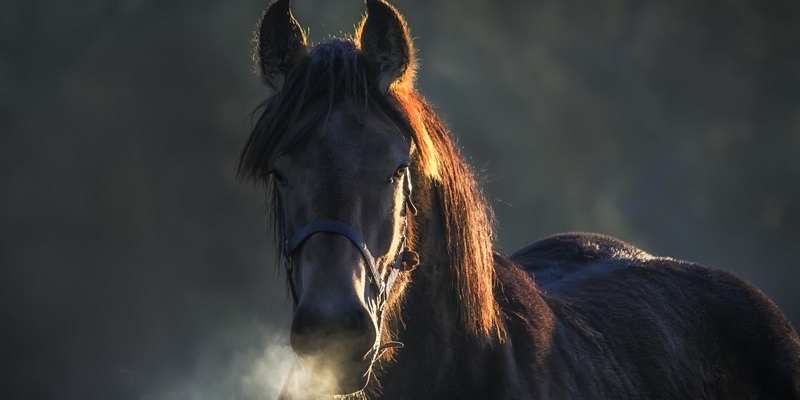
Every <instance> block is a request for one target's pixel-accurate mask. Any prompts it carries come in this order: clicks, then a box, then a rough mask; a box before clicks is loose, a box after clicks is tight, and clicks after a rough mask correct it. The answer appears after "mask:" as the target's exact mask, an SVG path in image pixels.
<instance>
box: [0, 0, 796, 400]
mask: <svg viewBox="0 0 800 400" xmlns="http://www.w3.org/2000/svg"><path fill="white" fill-rule="evenodd" d="M396 5H397V7H398V8H399V9H400V10H401V11H402V12H403V13H404V14H405V15H406V16H407V18H408V20H409V23H410V25H411V28H412V33H413V35H414V36H415V37H416V40H415V44H416V46H417V47H418V49H419V58H420V59H421V64H422V65H421V68H420V70H419V75H418V86H419V87H420V89H421V91H422V92H423V93H425V94H426V95H427V96H428V98H429V99H430V100H431V101H432V102H433V103H434V104H435V105H436V106H437V107H438V110H439V111H440V113H441V115H442V116H443V117H444V118H445V119H446V120H447V121H448V122H449V124H450V126H451V127H452V130H453V132H454V133H455V135H456V136H457V137H458V138H459V141H460V145H461V146H462V147H463V148H464V152H465V154H467V155H468V156H469V157H470V159H471V160H472V162H473V165H475V167H476V168H477V169H479V170H481V171H483V173H484V175H485V177H486V185H485V188H486V192H487V194H488V195H489V196H490V197H491V198H492V203H493V204H494V205H495V209H496V212H497V217H498V221H499V226H498V246H499V247H500V248H501V249H503V250H504V251H506V252H511V251H513V250H515V249H516V248H518V247H520V246H523V245H525V244H527V243H529V242H531V241H532V240H534V239H537V238H540V237H543V236H546V235H549V234H551V233H555V232H560V231H571V230H587V231H598V232H603V233H607V234H611V235H615V236H618V237H620V238H622V239H624V240H627V241H630V242H632V243H634V244H637V245H639V246H641V247H643V248H644V249H646V250H648V251H650V252H652V253H655V254H659V255H671V256H673V257H676V258H683V259H690V260H694V261H698V262H702V263H704V264H708V265H713V266H719V267H722V268H725V269H728V270H731V271H733V272H735V273H737V274H739V275H741V276H743V277H745V278H746V279H748V280H749V281H751V282H753V283H754V284H756V285H757V286H759V287H760V288H761V289H762V290H763V291H764V292H765V293H767V294H768V295H769V296H770V297H772V298H773V299H775V301H776V302H777V303H778V304H779V305H780V306H781V307H782V308H783V309H784V311H785V312H786V313H787V315H788V316H789V317H790V318H791V319H792V320H793V321H794V323H795V325H797V324H798V323H800V296H798V295H797V286H798V284H800V268H798V267H799V266H798V262H797V261H796V260H797V257H798V255H797V253H798V243H797V241H798V239H800V211H798V206H800V50H798V38H800V23H798V21H800V3H798V2H797V1H790V0H787V1H769V0H749V1H733V0H728V1H724V0H719V1H696V0H680V1H648V0H639V1H631V0H608V1H604V2H590V1H577V0H575V1H562V0H541V1H504V2H498V1H489V0H443V1H433V0H405V1H401V0H398V1H397V2H396ZM263 7H264V3H261V2H258V1H249V0H248V1H241V2H234V1H228V0H226V1H222V0H205V1H188V0H175V1H157V0H81V1H70V2H67V1H55V0H34V1H22V0H10V1H9V0H6V1H3V2H2V4H0V178H1V179H2V180H0V185H2V186H0V267H1V268H2V270H1V271H2V272H0V273H1V274H2V275H0V289H1V290H0V313H1V314H0V315H1V316H2V328H0V338H2V340H0V368H2V370H0V376H1V377H2V378H0V379H2V384H0V397H3V398H9V399H11V398H13V399H153V400H166V399H180V400H183V399H187V400H188V399H222V398H235V399H260V398H265V399H270V398H273V397H274V392H270V391H269V390H265V391H264V392H263V393H261V394H259V393H257V392H258V390H254V389H253V388H254V386H253V385H252V384H251V385H249V386H248V383H247V382H246V379H244V378H243V377H245V378H246V377H247V376H252V375H253V374H258V373H265V374H273V375H275V376H277V378H275V379H277V380H280V374H281V370H280V368H279V367H278V366H277V365H272V364H271V363H272V362H273V361H274V360H275V359H285V358H286V357H287V355H286V354H285V353H279V354H277V355H275V354H273V355H270V356H268V357H267V356H264V354H265V353H264V352H263V349H264V348H265V347H267V346H270V348H271V347H272V346H278V347H280V345H281V344H285V336H283V335H284V332H285V331H286V324H287V322H288V312H289V310H288V305H289V301H288V299H287V296H286V293H285V290H284V285H283V281H282V276H280V275H279V274H277V273H275V272H273V256H272V249H271V245H270V241H269V240H270V238H269V236H268V234H267V232H268V231H267V228H266V226H265V223H264V218H263V203H264V199H263V194H262V192H261V190H260V188H258V187H255V188H254V187H251V186H249V185H246V184H241V183H237V182H236V181H235V179H234V173H233V172H234V167H235V162H236V157H237V155H238V153H239V150H240V149H241V146H242V145H243V143H244V141H245V139H246V135H247V134H248V132H249V127H250V119H249V115H250V112H251V111H252V110H253V109H254V108H255V106H256V105H257V104H258V102H259V101H260V100H262V99H263V98H264V96H265V95H266V94H267V92H266V90H265V89H264V88H263V87H262V86H261V85H260V83H259V80H258V78H257V77H256V76H254V75H253V74H252V73H251V71H252V65H251V63H250V55H249V52H250V38H251V31H252V28H253V26H254V25H255V23H256V20H257V18H258V16H259V13H260V11H261V9H262V8H263ZM294 8H295V13H296V15H297V17H298V19H300V21H301V22H302V23H303V24H305V25H306V26H309V27H310V29H311V31H310V37H311V39H312V40H314V41H321V40H325V39H326V38H327V37H328V36H329V35H331V34H337V33H338V32H351V31H352V27H353V25H354V24H355V23H356V22H357V21H358V19H359V15H360V14H361V13H363V10H364V7H363V4H362V2H361V1H360V0H346V1H330V0H328V1H312V0H296V1H295V6H294ZM284 347H285V346H284ZM284 350H285V349H284ZM259 362H260V363H261V364H258V363H259ZM254 365H260V367H254ZM254 370H256V372H255V373H254V372H253V371H254ZM257 386H258V385H256V386H255V387H257Z"/></svg>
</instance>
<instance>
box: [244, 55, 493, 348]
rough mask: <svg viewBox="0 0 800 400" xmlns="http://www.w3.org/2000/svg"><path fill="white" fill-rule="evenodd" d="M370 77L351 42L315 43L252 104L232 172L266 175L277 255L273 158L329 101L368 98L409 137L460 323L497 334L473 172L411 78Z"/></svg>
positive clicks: (488, 243)
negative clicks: (387, 84)
mask: <svg viewBox="0 0 800 400" xmlns="http://www.w3.org/2000/svg"><path fill="white" fill-rule="evenodd" d="M375 81H376V79H375V73H374V72H372V70H371V69H369V68H368V66H367V65H366V63H365V60H364V58H363V57H362V55H361V52H360V50H359V49H358V48H357V46H356V45H355V44H354V42H352V41H350V40H342V39H334V40H332V41H330V42H327V43H323V44H320V45H317V46H316V47H315V48H314V49H313V51H312V52H311V53H310V54H309V56H308V58H307V59H305V60H304V61H303V62H302V63H300V64H299V65H297V66H296V67H295V68H294V69H293V70H292V71H291V73H289V74H288V76H287V77H286V81H285V83H284V85H283V86H282V88H281V89H280V90H278V91H277V92H276V93H274V94H273V96H272V97H270V98H269V99H267V100H266V101H265V102H264V103H262V104H261V105H260V106H259V109H260V110H261V113H260V115H259V116H258V119H257V122H256V124H255V126H254V128H253V130H252V132H251V134H250V137H249V139H248V141H247V143H246V145H245V147H244V150H243V151H242V153H241V156H240V160H239V166H238V170H237V173H238V176H239V177H240V179H244V180H249V181H254V182H258V181H262V180H263V181H265V182H266V190H267V198H268V202H269V204H271V205H272V209H271V210H270V212H269V218H270V221H271V224H272V227H273V232H274V237H275V239H276V245H277V248H278V249H279V257H282V255H283V252H284V251H285V249H284V248H283V246H284V242H283V238H282V237H281V233H282V223H283V221H282V220H281V212H280V210H281V203H280V197H279V196H277V191H276V190H275V182H274V179H272V178H270V177H268V176H269V174H270V171H271V170H272V168H273V162H274V160H275V159H276V158H277V157H278V156H280V155H281V154H283V153H284V152H286V151H288V150H290V149H291V148H292V147H293V146H295V145H296V144H298V143H300V142H302V141H303V140H305V139H306V138H307V136H308V134H309V132H311V131H312V129H310V128H311V127H313V126H314V125H315V124H319V123H325V121H326V118H327V117H328V116H329V115H330V113H331V110H332V108H333V107H334V106H335V105H336V104H343V103H351V104H358V105H362V106H363V107H369V106H375V107H376V108H377V109H379V110H381V111H382V112H383V113H385V114H386V115H387V116H389V117H390V118H391V119H392V120H393V121H394V122H395V123H396V124H397V126H398V127H400V129H401V130H402V131H403V132H404V134H405V135H406V137H407V138H408V139H410V140H411V141H412V142H413V144H414V146H415V156H414V162H415V165H413V166H412V168H413V169H414V170H416V171H419V172H421V176H415V180H416V181H415V182H414V187H415V191H417V192H419V191H421V190H429V191H430V194H431V195H432V196H431V197H432V198H434V199H435V200H436V201H437V202H438V203H439V207H440V208H441V210H442V217H443V218H444V226H445V231H446V243H447V254H448V258H449V262H450V263H449V264H450V268H452V270H453V276H454V277H455V279H456V282H453V286H454V287H455V288H456V290H457V291H458V294H459V297H460V298H461V300H462V301H461V309H460V315H461V318H462V320H463V323H464V326H465V328H466V329H467V330H468V331H469V332H471V333H472V334H474V335H475V337H477V338H479V339H482V340H487V341H491V340H494V339H502V338H503V336H504V330H503V327H502V326H503V325H502V323H501V322H500V312H499V307H498V304H497V302H496V301H495V299H494V294H493V292H494V288H495V286H496V285H497V282H496V281H497V277H496V274H495V271H494V264H493V258H492V257H493V256H492V254H493V247H492V238H493V215H492V212H491V209H490V208H489V206H488V204H487V202H486V200H485V197H484V195H483V193H482V192H481V191H480V189H479V188H478V184H477V182H476V180H475V175H474V173H473V171H472V169H471V167H470V166H469V165H468V164H467V163H466V161H465V160H464V159H463V157H462V156H461V155H460V152H459V149H458V148H457V147H456V146H455V145H454V143H453V141H452V140H451V138H450V135H449V132H448V130H447V129H446V127H445V125H444V124H443V123H442V121H441V120H440V119H439V118H438V117H437V115H436V113H435V112H434V111H433V109H432V107H431V105H430V104H429V103H428V102H427V101H426V100H425V99H424V98H423V97H422V96H421V95H420V94H419V93H418V92H417V91H416V90H415V89H413V88H412V87H411V85H395V86H393V87H392V88H391V89H390V90H389V91H388V93H384V92H382V91H381V90H380V89H379V87H378V85H376V84H375V83H374V82H375ZM301 116H303V117H306V118H305V119H301V118H300V117H301ZM308 116H311V118H308ZM265 178H266V179H265ZM421 211H422V212H424V210H421ZM428 211H430V210H428ZM415 234H416V235H418V234H419V233H418V232H416V233H415ZM412 236H413V235H412ZM423 264H424V260H423Z"/></svg>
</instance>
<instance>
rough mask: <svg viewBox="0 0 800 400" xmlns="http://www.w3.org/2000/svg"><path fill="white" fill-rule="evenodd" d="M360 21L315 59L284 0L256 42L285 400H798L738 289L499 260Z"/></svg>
mask: <svg viewBox="0 0 800 400" xmlns="http://www.w3.org/2000/svg"><path fill="white" fill-rule="evenodd" d="M367 7H368V14H367V17H365V19H364V20H363V21H362V24H361V25H360V26H359V27H358V31H357V34H356V36H355V38H353V39H352V40H351V39H346V40H340V39H334V40H331V41H329V42H326V43H323V44H319V45H317V46H315V47H309V46H308V45H307V43H306V38H305V31H304V30H303V29H302V28H301V27H300V26H299V24H298V23H297V21H296V20H295V19H294V17H292V15H291V12H290V11H289V2H288V0H278V1H277V2H276V3H274V4H273V5H272V6H271V7H270V8H269V9H268V11H267V12H266V13H265V14H264V16H263V18H262V21H261V24H260V27H259V30H258V33H257V36H258V41H259V42H258V46H257V49H256V56H257V59H258V61H259V67H260V72H261V75H262V78H263V80H264V82H265V83H266V84H267V85H268V86H270V87H271V88H272V89H273V90H274V93H273V94H272V95H271V96H270V97H269V98H268V99H267V100H266V101H265V102H264V104H263V108H262V112H261V114H260V116H259V118H258V121H257V123H256V125H255V127H254V129H253V132H252V134H251V135H250V138H249V140H248V142H247V144H246V146H245V149H244V150H243V152H242V156H241V162H240V166H239V173H240V176H242V177H244V178H248V179H252V180H255V181H261V182H264V183H265V184H266V187H267V195H268V202H269V204H270V206H271V217H272V222H273V223H274V230H275V236H276V239H277V243H276V244H277V247H278V250H279V252H280V255H281V259H282V262H283V264H284V265H285V266H286V272H287V282H288V283H289V287H290V293H291V294H292V296H293V300H294V317H293V321H292V329H291V332H290V340H291V342H292V346H293V349H294V350H295V352H296V353H297V355H298V358H297V360H296V363H295V366H294V368H293V370H292V372H291V374H290V376H289V379H288V380H287V384H286V387H285V389H284V391H283V392H282V394H281V398H282V399H306V398H316V397H319V396H322V395H340V396H343V397H348V398H369V399H377V398H382V399H457V400H466V399H476V400H477V399H538V400H544V399H665V400H667V399H669V400H673V399H693V400H694V399H742V400H745V399H748V400H749V399H773V400H778V399H795V400H800V341H799V340H798V336H797V333H796V332H795V331H794V330H793V329H792V327H791V326H790V324H789V322H788V321H787V319H786V318H785V317H784V316H783V315H782V314H781V312H780V311H779V310H778V309H777V307H776V306H775V305H774V304H773V303H772V302H771V301H770V300H769V299H767V298H766V297H765V296H764V295H763V294H762V293H761V292H759V291H758V290H757V289H756V288H754V287H753V286H751V285H749V284H748V283H746V282H745V281H743V280H742V279H739V278H737V277H735V276H733V275H731V274H729V273H727V272H724V271H721V270H717V269H710V268H706V267H702V266H699V265H697V264H693V263H689V262H684V261H679V260H675V259H672V258H665V257H656V256H652V255H650V254H648V253H646V252H644V251H642V250H639V249H637V248H635V247H633V246H631V245H629V244H626V243H624V242H622V241H619V240H616V239H613V238H609V237H606V236H601V235H596V234H589V233H576V234H562V235H557V236H553V237H550V238H546V239H544V240H541V241H539V242H537V243H535V244H533V245H531V246H529V247H526V248H524V249H522V250H520V251H518V252H516V253H514V254H513V255H511V256H510V257H506V256H503V255H500V254H497V253H496V252H495V251H494V250H493V245H492V236H493V235H492V221H491V210H490V209H489V208H488V205H487V203H486V201H485V199H484V197H483V196H482V194H481V191H480V190H479V188H478V185H477V182H476V179H475V176H474V174H473V172H472V170H471V168H470V167H469V166H468V164H467V163H466V162H465V161H464V159H463V158H462V157H461V156H460V154H459V151H458V148H457V146H455V144H454V143H453V141H452V140H451V138H450V135H449V132H447V130H446V129H445V128H444V125H443V124H442V123H441V121H440V120H439V118H438V117H437V116H436V114H435V113H434V112H433V109H432V108H431V107H430V105H428V103H427V102H426V101H425V99H424V98H423V97H422V96H421V95H420V94H419V93H418V92H417V91H416V89H415V88H414V86H413V81H414V70H415V67H416V65H415V63H414V49H413V47H412V45H411V39H410V36H409V32H408V28H407V27H406V24H405V21H404V20H403V18H402V17H401V16H400V15H399V14H398V13H397V11H396V10H395V9H394V8H393V7H392V6H390V5H388V4H386V3H385V2H383V1H381V0H367Z"/></svg>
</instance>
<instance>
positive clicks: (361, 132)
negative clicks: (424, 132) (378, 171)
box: [308, 106, 409, 166]
mask: <svg viewBox="0 0 800 400" xmlns="http://www.w3.org/2000/svg"><path fill="white" fill-rule="evenodd" d="M312 142H316V144H313V143H309V145H310V147H311V151H310V152H309V154H308V155H309V156H311V157H316V158H318V159H319V161H325V162H327V163H331V162H337V161H338V162H341V163H344V164H346V165H351V166H370V165H380V164H382V163H383V162H386V161H393V160H395V159H397V158H403V157H407V156H408V150H409V147H408V144H407V142H406V140H405V138H404V137H403V134H402V132H401V131H400V129H399V128H398V127H397V126H396V125H395V124H394V123H392V121H391V119H390V118H389V117H388V116H386V115H385V114H383V113H379V112H375V111H371V110H369V109H368V108H358V107H352V106H343V107H336V108H334V109H333V110H331V113H330V116H329V117H328V118H327V119H326V121H325V122H324V123H323V124H321V126H320V127H319V132H318V135H317V137H316V140H313V141H312Z"/></svg>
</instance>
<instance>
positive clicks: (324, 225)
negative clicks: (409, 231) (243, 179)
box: [283, 174, 417, 312]
mask: <svg viewBox="0 0 800 400" xmlns="http://www.w3.org/2000/svg"><path fill="white" fill-rule="evenodd" d="M403 179H404V180H405V181H404V184H403V195H404V197H405V203H406V207H407V210H410V211H411V214H412V215H417V208H416V207H415V206H414V203H412V202H411V178H410V177H409V176H408V174H406V175H405V176H404V177H403ZM406 214H407V213H406V210H404V211H403V233H402V236H401V237H400V248H399V250H398V251H397V255H396V256H395V260H394V263H393V264H392V267H391V271H390V272H389V276H388V277H387V278H386V281H383V280H381V279H380V273H379V272H378V268H377V267H376V265H375V257H373V256H372V253H371V252H370V251H369V247H368V246H367V243H366V242H365V241H364V238H363V237H362V236H361V234H360V233H358V231H357V230H356V229H355V228H353V227H352V226H350V225H348V224H347V223H345V222H341V221H335V220H329V219H318V220H313V221H311V222H310V223H308V224H307V225H306V226H304V227H302V228H300V230H298V231H297V232H295V234H294V235H292V237H291V238H290V239H286V238H287V237H288V236H287V235H286V224H285V223H283V230H284V234H283V237H284V251H283V266H284V268H285V269H286V278H287V280H288V281H289V289H290V291H291V293H292V299H293V300H294V304H295V306H297V305H298V304H299V297H298V295H297V287H296V286H295V283H294V273H293V272H294V266H293V263H292V254H294V252H295V251H297V249H298V248H299V247H300V245H302V244H303V243H304V242H305V241H306V240H308V239H309V238H311V236H313V235H315V234H317V233H330V234H334V235H339V236H344V237H345V238H347V239H348V240H349V241H350V243H352V244H353V245H354V246H355V247H356V249H358V251H359V253H360V254H361V258H363V259H364V262H365V263H366V264H367V274H368V275H369V280H370V283H371V284H372V286H373V289H374V290H375V293H376V299H377V301H378V311H379V312H382V311H383V307H384V306H385V305H386V300H387V299H388V296H389V291H390V290H391V289H392V286H393V285H394V282H395V280H396V279H397V275H398V274H399V273H400V271H401V270H402V269H403V258H404V255H405V246H406V226H407V217H406Z"/></svg>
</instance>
